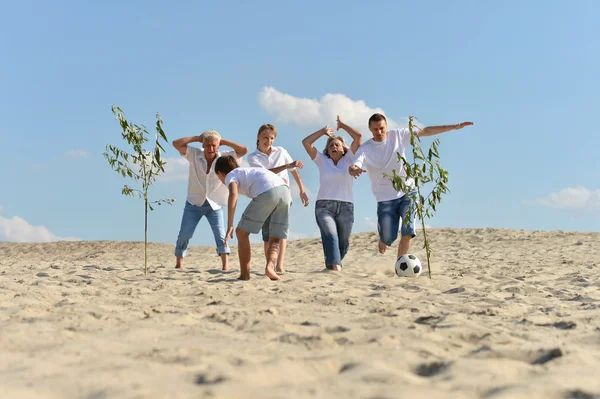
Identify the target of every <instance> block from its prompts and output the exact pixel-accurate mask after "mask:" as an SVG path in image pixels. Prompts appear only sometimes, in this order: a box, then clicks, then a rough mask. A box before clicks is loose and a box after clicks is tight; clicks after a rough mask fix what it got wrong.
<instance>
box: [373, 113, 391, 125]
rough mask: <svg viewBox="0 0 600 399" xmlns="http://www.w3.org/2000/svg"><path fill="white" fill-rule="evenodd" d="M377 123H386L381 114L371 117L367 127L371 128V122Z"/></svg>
mask: <svg viewBox="0 0 600 399" xmlns="http://www.w3.org/2000/svg"><path fill="white" fill-rule="evenodd" d="M379 121H385V123H387V119H385V116H383V114H373V115H371V117H370V118H369V127H371V122H379Z"/></svg>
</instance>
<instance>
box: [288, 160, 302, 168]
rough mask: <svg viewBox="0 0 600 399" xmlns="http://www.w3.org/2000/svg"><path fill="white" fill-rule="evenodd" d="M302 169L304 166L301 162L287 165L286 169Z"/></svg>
mask: <svg viewBox="0 0 600 399" xmlns="http://www.w3.org/2000/svg"><path fill="white" fill-rule="evenodd" d="M303 167H304V164H303V163H302V161H294V162H292V163H289V164H288V169H291V168H300V169H302V168H303Z"/></svg>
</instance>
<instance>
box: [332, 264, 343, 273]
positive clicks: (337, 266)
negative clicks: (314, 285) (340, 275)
mask: <svg viewBox="0 0 600 399" xmlns="http://www.w3.org/2000/svg"><path fill="white" fill-rule="evenodd" d="M330 270H331V271H332V272H341V271H342V267H341V266H340V265H332V266H331V269H330Z"/></svg>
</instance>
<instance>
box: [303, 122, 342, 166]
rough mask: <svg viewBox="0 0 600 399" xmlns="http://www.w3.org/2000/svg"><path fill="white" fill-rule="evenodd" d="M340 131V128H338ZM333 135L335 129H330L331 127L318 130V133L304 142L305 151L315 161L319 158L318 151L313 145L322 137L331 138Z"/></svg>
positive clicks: (311, 135)
mask: <svg viewBox="0 0 600 399" xmlns="http://www.w3.org/2000/svg"><path fill="white" fill-rule="evenodd" d="M338 129H339V127H338ZM332 134H333V129H332V128H330V127H329V125H327V126H325V127H324V128H321V129H319V130H317V131H316V132H314V133H312V134H309V135H308V136H306V137H305V138H304V140H302V145H303V146H304V149H305V150H306V152H307V153H308V156H309V157H310V159H315V157H316V156H317V149H316V148H315V147H314V146H313V143H314V142H315V141H317V140H318V139H319V137H321V136H331V135H332Z"/></svg>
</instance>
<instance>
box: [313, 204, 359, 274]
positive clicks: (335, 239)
mask: <svg viewBox="0 0 600 399" xmlns="http://www.w3.org/2000/svg"><path fill="white" fill-rule="evenodd" d="M315 218H316V219H317V225H318V226H319V230H320V231H321V241H322V242H323V252H324V254H325V267H327V268H328V269H331V266H332V265H340V266H341V265H342V260H343V259H344V256H346V254H347V253H348V249H349V248H350V234H351V233H352V225H353V224H354V204H353V203H352V202H346V201H336V200H318V201H317V202H316V204H315Z"/></svg>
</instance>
